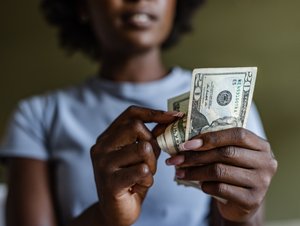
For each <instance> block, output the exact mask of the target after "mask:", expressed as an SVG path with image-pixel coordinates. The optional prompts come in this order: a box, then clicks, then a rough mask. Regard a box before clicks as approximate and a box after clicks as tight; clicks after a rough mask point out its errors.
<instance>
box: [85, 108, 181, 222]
mask: <svg viewBox="0 0 300 226" xmlns="http://www.w3.org/2000/svg"><path fill="white" fill-rule="evenodd" d="M176 116H177V115H176V112H163V111H157V110H151V109H146V108H139V107H134V106H132V107H129V108H128V109H127V110H126V111H124V112H123V113H122V114H121V115H120V116H119V117H118V118H117V119H116V120H115V121H114V122H113V123H112V124H111V125H110V126H109V127H108V128H107V130H106V131H105V132H103V133H102V134H101V135H100V136H99V138H98V139H97V142H96V144H95V145H94V146H93V147H92V149H91V158H92V162H93V168H94V175H95V180H96V185H97V191H98V196H99V210H100V212H99V213H100V214H101V215H100V217H99V218H101V219H102V220H104V224H105V225H114V226H121V225H122V226H128V225H131V224H133V223H134V222H135V221H136V219H137V218H138V216H139V214H140V211H141V204H142V202H143V200H144V198H145V196H146V193H147V191H148V189H149V188H150V187H151V185H152V183H153V175H154V174H155V171H156V160H157V157H158V155H159V151H160V150H159V149H158V147H157V145H156V142H155V137H154V136H153V135H152V133H151V132H150V131H149V130H148V129H147V127H146V126H145V124H144V123H148V122H155V123H159V124H169V123H171V122H173V121H174V120H175V119H176V118H177V117H176Z"/></svg>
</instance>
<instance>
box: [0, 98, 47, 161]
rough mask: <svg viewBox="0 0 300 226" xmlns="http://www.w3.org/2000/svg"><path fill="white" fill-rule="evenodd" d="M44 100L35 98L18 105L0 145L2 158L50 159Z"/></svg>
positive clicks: (0, 156)
mask: <svg viewBox="0 0 300 226" xmlns="http://www.w3.org/2000/svg"><path fill="white" fill-rule="evenodd" d="M45 107H46V106H45V101H43V98H40V97H34V98H31V99H29V100H25V101H22V102H20V103H19V104H18V106H17V108H16V110H15V111H14V113H13V114H12V116H11V118H10V121H9V122H8V126H7V129H6V133H5V134H4V137H3V138H2V140H1V144H0V158H1V159H3V158H7V157H25V158H33V159H39V160H46V159H48V157H49V156H48V155H49V154H48V151H47V148H46V139H45V128H44V122H45V119H44V118H43V116H44V114H43V112H45V111H46V109H45Z"/></svg>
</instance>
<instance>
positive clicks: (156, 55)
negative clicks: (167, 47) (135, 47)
mask: <svg viewBox="0 0 300 226" xmlns="http://www.w3.org/2000/svg"><path fill="white" fill-rule="evenodd" d="M166 74H167V69H166V68H165V66H164V65H163V64H162V60H161V52H160V50H159V49H154V50H151V51H147V52H142V53H135V54H132V55H128V54H127V55H122V54H108V53H106V54H103V55H102V67H101V70H100V76H101V77H103V78H106V79H109V80H113V81H129V82H137V83H142V82H148V81H154V80H158V79H161V78H162V77H164V76H165V75H166Z"/></svg>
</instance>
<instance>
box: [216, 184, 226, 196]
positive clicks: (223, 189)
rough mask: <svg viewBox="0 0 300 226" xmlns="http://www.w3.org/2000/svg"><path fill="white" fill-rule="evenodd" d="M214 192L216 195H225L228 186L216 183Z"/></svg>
mask: <svg viewBox="0 0 300 226" xmlns="http://www.w3.org/2000/svg"><path fill="white" fill-rule="evenodd" d="M216 192H217V194H226V193H227V192H228V186H227V185H226V184H223V183H218V184H217V185H216Z"/></svg>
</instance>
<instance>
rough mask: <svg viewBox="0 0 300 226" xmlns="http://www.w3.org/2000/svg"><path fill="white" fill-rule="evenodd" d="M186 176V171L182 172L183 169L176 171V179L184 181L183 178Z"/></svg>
mask: <svg viewBox="0 0 300 226" xmlns="http://www.w3.org/2000/svg"><path fill="white" fill-rule="evenodd" d="M184 176H185V172H184V170H182V169H177V170H176V178H178V179H182V178H184Z"/></svg>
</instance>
